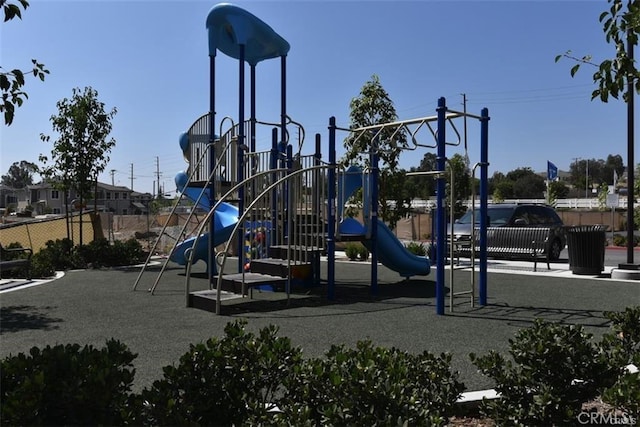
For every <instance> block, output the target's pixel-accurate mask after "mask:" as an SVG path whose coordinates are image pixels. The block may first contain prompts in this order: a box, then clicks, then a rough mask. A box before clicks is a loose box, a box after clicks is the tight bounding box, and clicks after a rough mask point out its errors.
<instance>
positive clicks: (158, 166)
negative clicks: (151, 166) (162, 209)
mask: <svg viewBox="0 0 640 427" xmlns="http://www.w3.org/2000/svg"><path fill="white" fill-rule="evenodd" d="M161 175H162V174H161V173H160V158H159V157H158V156H156V181H157V182H158V185H157V187H156V188H157V189H158V193H157V194H156V198H158V197H159V196H160V176H161Z"/></svg>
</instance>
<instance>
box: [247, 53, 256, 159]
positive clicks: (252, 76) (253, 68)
mask: <svg viewBox="0 0 640 427" xmlns="http://www.w3.org/2000/svg"><path fill="white" fill-rule="evenodd" d="M249 70H250V77H249V78H250V79H251V88H250V90H251V93H250V95H249V96H250V97H251V106H250V109H251V112H250V114H251V118H250V123H251V124H250V129H249V132H251V136H250V138H251V140H250V142H249V151H250V152H251V153H255V152H256V66H255V65H251V66H250V68H249ZM252 166H253V165H252ZM251 170H253V168H252V169H251Z"/></svg>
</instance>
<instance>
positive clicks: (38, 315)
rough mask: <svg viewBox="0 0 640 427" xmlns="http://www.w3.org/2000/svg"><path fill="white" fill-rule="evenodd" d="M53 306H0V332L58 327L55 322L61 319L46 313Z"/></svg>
mask: <svg viewBox="0 0 640 427" xmlns="http://www.w3.org/2000/svg"><path fill="white" fill-rule="evenodd" d="M52 308H53V307H50V306H48V307H35V306H32V305H13V306H8V307H0V318H2V328H0V334H6V333H11V332H19V331H23V330H29V329H39V330H52V329H58V326H57V323H60V322H62V321H63V320H62V319H57V318H54V317H51V316H49V315H47V313H46V312H47V311H50V310H51V309H52Z"/></svg>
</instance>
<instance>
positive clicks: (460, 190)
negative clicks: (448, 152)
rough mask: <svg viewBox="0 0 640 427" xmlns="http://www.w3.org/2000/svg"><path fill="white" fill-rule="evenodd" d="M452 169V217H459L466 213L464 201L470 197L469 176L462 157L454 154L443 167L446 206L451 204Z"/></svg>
mask: <svg viewBox="0 0 640 427" xmlns="http://www.w3.org/2000/svg"><path fill="white" fill-rule="evenodd" d="M452 169H453V187H454V191H453V199H454V216H455V217H456V218H458V217H460V216H461V215H462V214H464V212H465V211H466V207H465V205H464V204H463V202H464V201H466V200H467V199H469V197H470V196H471V174H470V173H469V168H468V167H467V162H466V160H465V158H464V156H462V155H460V154H454V155H453V156H451V158H450V159H449V161H448V162H447V164H446V166H445V170H446V174H445V176H446V179H447V186H446V205H447V206H450V203H451V170H452Z"/></svg>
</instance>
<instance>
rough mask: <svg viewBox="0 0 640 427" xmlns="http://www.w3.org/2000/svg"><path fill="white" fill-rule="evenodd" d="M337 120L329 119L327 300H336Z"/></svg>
mask: <svg viewBox="0 0 640 427" xmlns="http://www.w3.org/2000/svg"><path fill="white" fill-rule="evenodd" d="M335 167H336V118H335V117H331V118H330V119H329V171H328V174H327V175H328V181H329V183H328V185H329V188H328V189H327V204H328V206H327V298H328V299H329V300H330V301H332V300H334V299H335V298H336V289H335V288H336V241H335V237H336V234H335V233H336V211H335V206H336V169H335Z"/></svg>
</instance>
